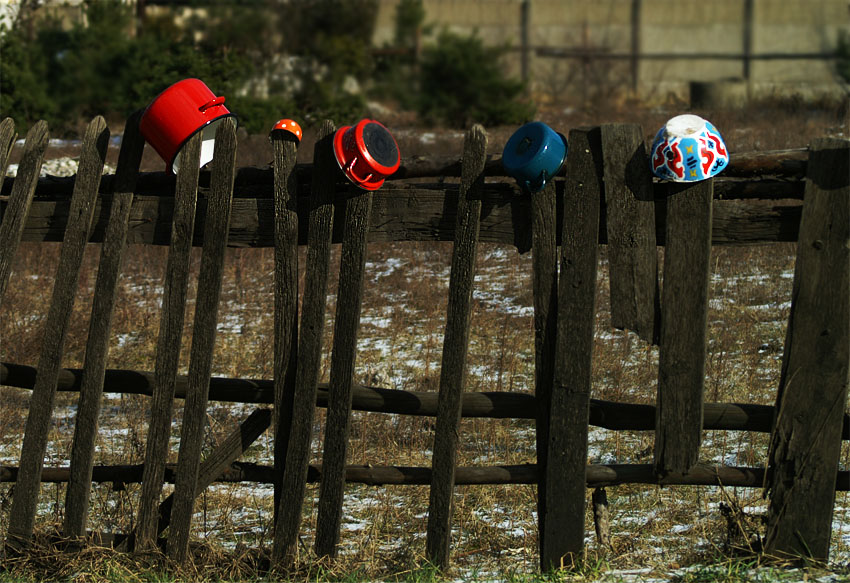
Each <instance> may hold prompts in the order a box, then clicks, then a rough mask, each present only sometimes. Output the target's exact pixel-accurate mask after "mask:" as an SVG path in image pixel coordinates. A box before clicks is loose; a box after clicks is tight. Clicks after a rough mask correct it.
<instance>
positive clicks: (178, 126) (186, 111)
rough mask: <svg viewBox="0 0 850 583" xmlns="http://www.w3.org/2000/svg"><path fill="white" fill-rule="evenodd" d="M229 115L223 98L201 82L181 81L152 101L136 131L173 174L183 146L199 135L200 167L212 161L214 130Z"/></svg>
mask: <svg viewBox="0 0 850 583" xmlns="http://www.w3.org/2000/svg"><path fill="white" fill-rule="evenodd" d="M231 116H233V114H232V113H230V111H229V110H228V109H227V108H226V107H225V106H224V97H217V96H216V95H215V93H213V92H212V91H211V90H210V88H209V87H207V86H206V84H204V82H203V81H201V80H200V79H183V80H182V81H178V82H177V83H175V84H174V85H172V86H171V87H169V88H168V89H166V90H165V91H163V92H162V93H160V94H159V95H158V96H157V97H156V98H155V99H154V100H153V101H151V103H150V105H148V107H147V109H145V111H144V113H143V114H142V119H141V120H140V122H139V130H140V131H141V132H142V135H143V136H144V137H145V140H147V141H148V143H149V144H150V145H151V146H153V149H154V150H156V152H157V153H158V154H159V155H160V156H161V157H162V159H163V160H165V164H166V167H167V169H168V170H170V171H171V172H174V173H176V172H177V170H178V169H179V168H180V154H181V150H182V148H183V146H184V145H185V144H186V142H187V141H188V140H189V138H191V137H192V136H194V135H195V134H196V133H198V132H203V138H202V142H201V160H200V165H201V166H203V165H204V164H206V163H207V162H209V161H210V160H212V159H213V151H214V145H215V132H216V129H218V125H219V124H220V123H221V122H222V121H223V120H224V119H225V118H227V117H231Z"/></svg>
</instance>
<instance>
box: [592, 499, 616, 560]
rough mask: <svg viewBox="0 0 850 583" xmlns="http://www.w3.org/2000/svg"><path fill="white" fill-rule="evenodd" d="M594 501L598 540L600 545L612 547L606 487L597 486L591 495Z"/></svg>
mask: <svg viewBox="0 0 850 583" xmlns="http://www.w3.org/2000/svg"><path fill="white" fill-rule="evenodd" d="M591 501H592V503H593V526H594V527H595V529H596V542H597V544H598V545H599V546H601V547H604V548H607V549H612V550H613V547H612V546H611V521H610V518H609V512H608V493H607V492H606V491H605V488H595V489H594V490H593V496H592V497H591Z"/></svg>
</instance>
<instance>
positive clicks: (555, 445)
mask: <svg viewBox="0 0 850 583" xmlns="http://www.w3.org/2000/svg"><path fill="white" fill-rule="evenodd" d="M569 143H570V153H569V156H568V157H567V171H566V182H565V188H564V203H563V204H564V215H563V222H562V225H561V255H560V274H559V277H558V323H557V336H556V341H555V362H554V382H553V386H552V398H551V403H550V410H549V446H548V457H547V460H546V518H545V528H546V532H545V536H544V538H543V542H544V544H543V546H542V548H541V553H540V563H541V568H542V569H544V570H550V569H555V568H561V567H572V566H574V565H576V564H577V563H578V562H579V561H580V560H581V555H582V551H583V549H584V530H585V529H584V513H585V505H586V500H585V499H586V497H587V483H586V477H585V474H586V468H587V426H588V416H589V413H590V389H591V372H592V371H591V362H592V355H593V324H594V320H595V316H596V277H597V275H596V273H597V249H598V246H599V245H598V241H599V212H600V209H599V207H600V201H601V198H602V188H603V185H602V182H601V169H602V168H601V167H602V161H601V155H602V152H601V149H602V147H601V139H600V130H599V128H590V129H580V130H572V131H571V132H570V136H569Z"/></svg>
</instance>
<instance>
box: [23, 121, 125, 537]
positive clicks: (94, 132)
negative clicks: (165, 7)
mask: <svg viewBox="0 0 850 583" xmlns="http://www.w3.org/2000/svg"><path fill="white" fill-rule="evenodd" d="M108 145H109V129H107V127H106V121H105V120H104V119H103V117H101V116H97V117H95V118H94V119H93V120H92V121H91V122H90V123H89V125H88V127H87V128H86V133H85V135H84V137H83V144H82V150H81V152H80V166H79V170H78V172H77V181H76V186H75V188H74V195H73V197H72V200H71V209H72V210H71V219H72V220H71V222H70V223H69V224H68V229H67V230H66V232H65V240H64V242H63V243H62V250H61V252H60V254H59V265H58V267H57V268H56V279H55V284H54V286H53V296H52V299H51V302H50V309H49V310H48V313H47V319H46V321H45V325H44V329H45V330H46V331H47V332H46V333H45V334H44V336H43V341H42V347H41V355H40V357H39V361H38V376H37V377H36V379H35V386H34V387H33V391H32V396H31V397H30V404H29V413H28V415H27V422H26V427H25V430H24V431H25V432H24V440H23V444H22V446H21V462H20V472H19V474H18V482H17V484H16V488H15V493H14V497H13V499H12V509H11V511H10V514H9V529H8V533H7V542H8V543H9V544H10V545H11V546H12V547H14V548H15V549H21V548H25V547H26V546H28V545H29V543H30V539H31V538H32V532H33V526H34V524H35V513H36V506H37V505H38V495H39V492H40V490H41V489H40V488H39V484H40V482H41V469H42V467H43V466H44V453H45V451H46V450H47V437H48V433H49V432H50V417H51V415H52V413H53V401H54V397H55V396H56V380H57V378H58V376H59V371H60V370H61V366H62V353H63V352H64V349H65V338H66V335H67V332H68V324H69V323H70V320H71V310H72V309H73V307H74V298H75V297H76V294H77V281H78V280H79V272H80V265H81V264H82V261H83V252H84V251H85V247H86V241H87V240H88V231H89V228H90V227H91V222H92V217H93V214H94V203H95V199H96V198H97V191H98V187H99V186H100V177H101V175H102V174H103V164H104V161H105V160H106V149H107V147H108Z"/></svg>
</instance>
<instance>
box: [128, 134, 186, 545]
mask: <svg viewBox="0 0 850 583" xmlns="http://www.w3.org/2000/svg"><path fill="white" fill-rule="evenodd" d="M183 148H184V150H183V153H182V155H181V156H182V160H183V163H182V164H180V170H179V171H178V173H177V184H176V187H175V193H174V199H175V200H174V215H173V222H172V225H171V245H170V247H169V250H168V261H167V263H166V266H165V284H164V288H163V295H162V315H161V319H160V324H159V338H158V339H157V347H156V364H155V372H154V375H155V385H154V392H153V399H152V401H151V422H150V425H149V426H148V435H147V445H146V448H145V475H144V479H143V481H142V492H141V495H140V496H139V509H138V512H137V515H136V550H140V551H146V550H148V549H152V548H155V545H156V521H157V507H158V505H159V497H160V494H161V493H162V480H163V473H164V472H165V463H166V461H167V460H168V441H169V438H170V437H171V421H172V413H173V401H174V384H175V378H176V376H177V368H178V365H179V359H180V344H181V336H182V334H183V318H184V312H185V309H186V286H187V285H188V281H189V258H190V253H191V250H192V232H193V231H194V221H195V204H196V202H197V192H198V162H199V161H200V157H201V133H200V132H198V133H197V134H195V135H194V136H192V137H191V138H190V139H189V141H188V142H187V143H186V145H185V146H183ZM193 161H197V162H193Z"/></svg>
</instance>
